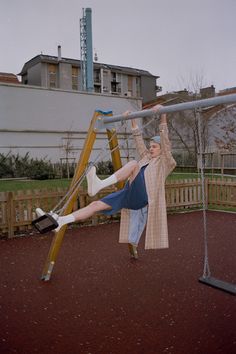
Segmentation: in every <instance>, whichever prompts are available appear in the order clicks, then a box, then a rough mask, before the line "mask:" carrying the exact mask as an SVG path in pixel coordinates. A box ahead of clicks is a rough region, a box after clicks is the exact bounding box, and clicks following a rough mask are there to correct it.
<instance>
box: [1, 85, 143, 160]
mask: <svg viewBox="0 0 236 354" xmlns="http://www.w3.org/2000/svg"><path fill="white" fill-rule="evenodd" d="M139 109H141V100H137V99H134V98H124V97H117V96H111V95H101V94H93V93H90V94H88V93H81V92H76V91H62V90H50V89H44V88H39V87H31V86H24V85H22V86H21V85H18V86H17V85H7V84H0V153H5V154H6V153H9V152H12V153H14V154H16V153H19V154H20V155H25V154H26V153H27V152H29V153H30V156H31V157H33V158H36V157H37V158H42V157H47V158H48V159H50V160H51V161H52V162H58V161H60V159H65V158H66V157H68V158H70V159H75V160H78V158H79V154H80V152H81V149H82V148H83V143H84V139H85V137H86V134H87V131H88V127H89V124H90V121H91V118H92V116H93V114H94V111H95V110H103V111H108V110H112V111H113V114H120V113H123V112H124V111H126V110H130V111H136V110H139ZM127 124H128V127H129V126H130V123H129V122H128V123H127ZM117 127H119V129H120V132H121V133H122V134H123V133H124V130H125V127H123V128H122V129H121V128H120V127H121V124H120V123H117ZM128 131H129V132H130V129H128ZM122 136H123V135H122ZM121 140H122V141H123V142H122V141H121V144H126V145H127V141H126V140H123V139H121ZM106 141H107V139H106V133H105V131H101V132H99V133H98V134H97V140H96V144H95V146H94V153H93V156H92V159H94V158H95V156H97V154H98V152H99V151H100V149H101V147H103V148H104V145H105V143H106ZM128 144H129V145H132V141H131V140H130V139H129V142H128ZM127 153H128V152H127V151H126V150H125V149H124V150H123V151H122V156H123V157H126V155H127ZM108 159H109V154H108V155H107V157H106V158H105V160H108ZM71 161H72V160H71Z"/></svg>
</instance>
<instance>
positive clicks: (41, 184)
mask: <svg viewBox="0 0 236 354" xmlns="http://www.w3.org/2000/svg"><path fill="white" fill-rule="evenodd" d="M69 185H70V180H68V179H48V180H42V181H41V180H8V181H4V180H2V181H0V192H15V191H17V190H26V189H30V190H31V189H53V188H67V187H69Z"/></svg>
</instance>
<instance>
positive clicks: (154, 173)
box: [119, 123, 176, 249]
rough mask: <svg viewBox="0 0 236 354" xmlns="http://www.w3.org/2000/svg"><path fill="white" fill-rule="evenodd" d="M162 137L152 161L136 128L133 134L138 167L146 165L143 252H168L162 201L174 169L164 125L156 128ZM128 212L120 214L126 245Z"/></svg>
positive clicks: (120, 239) (123, 238) (163, 203)
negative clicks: (149, 250) (138, 156)
mask: <svg viewBox="0 0 236 354" xmlns="http://www.w3.org/2000/svg"><path fill="white" fill-rule="evenodd" d="M159 129H160V137H161V155H160V156H158V157H156V158H151V156H150V153H149V151H148V149H147V148H146V146H145V144H144V141H143V138H142V134H141V131H140V130H139V128H137V129H134V130H133V136H134V139H135V143H136V148H137V151H138V154H139V155H140V158H141V159H140V161H139V167H140V168H141V167H142V166H144V165H146V164H147V163H148V166H147V167H146V169H145V171H144V178H145V183H146V190H147V195H148V217H147V226H146V237H145V249H150V248H153V249H154V248H167V247H168V246H169V243H168V228H167V212H166V200H165V180H166V177H167V176H168V175H169V173H170V172H171V171H173V169H174V168H175V166H176V162H175V160H174V158H173V156H172V154H171V145H170V141H169V138H168V127H167V124H166V123H161V124H160V126H159ZM129 224H130V210H128V209H122V210H121V222H120V236H119V242H121V243H127V242H128V237H129Z"/></svg>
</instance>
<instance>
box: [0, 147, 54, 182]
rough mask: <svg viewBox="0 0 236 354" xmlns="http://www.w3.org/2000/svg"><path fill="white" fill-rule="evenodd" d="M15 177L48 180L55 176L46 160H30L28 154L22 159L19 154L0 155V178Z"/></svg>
mask: <svg viewBox="0 0 236 354" xmlns="http://www.w3.org/2000/svg"><path fill="white" fill-rule="evenodd" d="M17 177H27V178H31V179H49V178H54V177H55V175H54V172H53V167H52V165H51V163H50V161H46V159H40V160H38V159H32V158H31V159H30V157H29V153H27V154H25V156H23V157H22V156H20V155H19V154H17V155H14V154H10V153H9V154H7V155H6V156H5V155H4V154H0V178H17Z"/></svg>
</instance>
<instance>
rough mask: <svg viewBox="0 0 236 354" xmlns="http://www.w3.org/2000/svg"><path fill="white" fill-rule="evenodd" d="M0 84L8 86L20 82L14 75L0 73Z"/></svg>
mask: <svg viewBox="0 0 236 354" xmlns="http://www.w3.org/2000/svg"><path fill="white" fill-rule="evenodd" d="M0 82H6V83H10V84H19V83H20V81H19V80H18V77H17V76H16V75H15V74H12V73H3V72H0Z"/></svg>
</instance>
